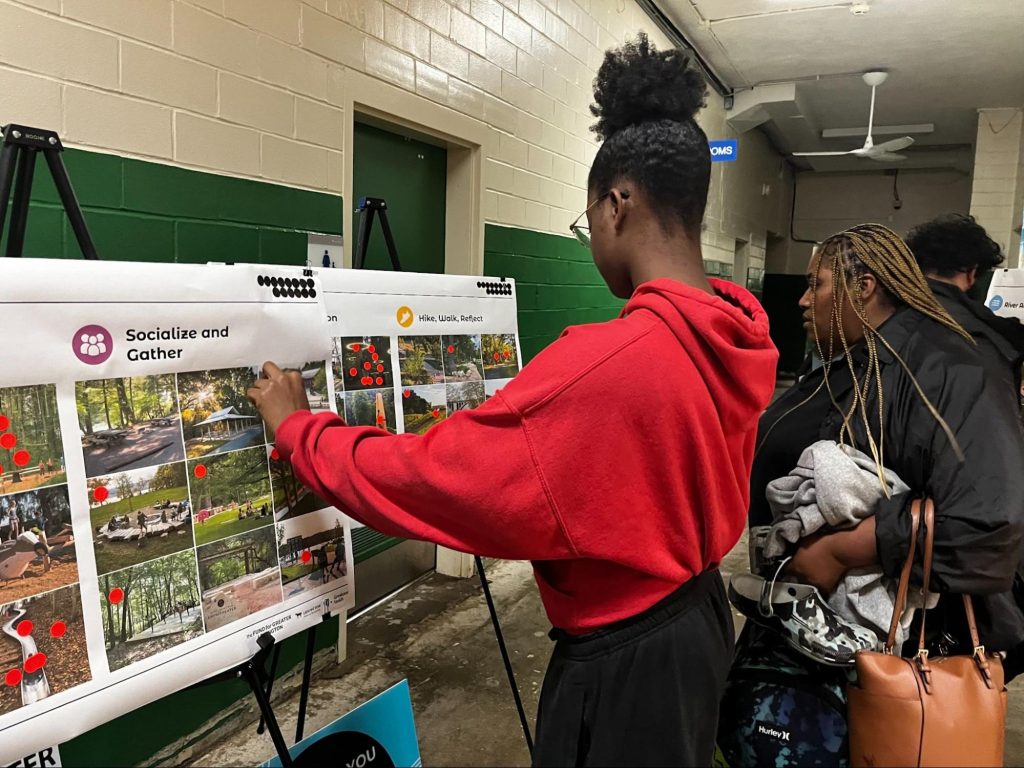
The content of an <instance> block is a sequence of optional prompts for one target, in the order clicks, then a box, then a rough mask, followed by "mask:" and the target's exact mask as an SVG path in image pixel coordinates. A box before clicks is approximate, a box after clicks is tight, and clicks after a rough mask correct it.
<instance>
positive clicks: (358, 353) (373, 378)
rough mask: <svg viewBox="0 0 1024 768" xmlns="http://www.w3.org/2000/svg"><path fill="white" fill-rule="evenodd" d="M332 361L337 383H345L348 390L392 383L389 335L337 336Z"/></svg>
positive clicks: (385, 385)
mask: <svg viewBox="0 0 1024 768" xmlns="http://www.w3.org/2000/svg"><path fill="white" fill-rule="evenodd" d="M331 364H332V365H333V366H334V381H335V384H336V385H341V386H343V387H344V389H345V391H346V392H352V391H355V390H360V389H372V388H375V387H390V386H392V385H393V379H392V372H391V339H389V338H388V337H387V336H346V337H344V338H340V339H334V354H333V355H332V358H331ZM339 388H340V387H339Z"/></svg>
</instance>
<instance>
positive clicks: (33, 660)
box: [25, 653, 46, 675]
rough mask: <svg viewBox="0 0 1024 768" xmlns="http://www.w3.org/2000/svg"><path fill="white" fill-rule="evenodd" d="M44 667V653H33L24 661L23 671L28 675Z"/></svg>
mask: <svg viewBox="0 0 1024 768" xmlns="http://www.w3.org/2000/svg"><path fill="white" fill-rule="evenodd" d="M45 666H46V654H45V653H33V654H32V655H31V656H29V657H28V658H27V659H25V671H26V672H28V673H29V674H30V675H31V674H33V673H34V672H38V671H39V670H40V669H42V668H43V667H45Z"/></svg>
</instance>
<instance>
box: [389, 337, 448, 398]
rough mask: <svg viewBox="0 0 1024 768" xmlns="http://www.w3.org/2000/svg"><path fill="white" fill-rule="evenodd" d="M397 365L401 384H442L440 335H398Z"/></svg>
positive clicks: (442, 370)
mask: <svg viewBox="0 0 1024 768" xmlns="http://www.w3.org/2000/svg"><path fill="white" fill-rule="evenodd" d="M398 367H399V370H400V371H401V373H402V384H403V385H405V386H412V385H415V384H443V383H444V364H443V363H442V362H441V337H440V336H400V337H399V338H398Z"/></svg>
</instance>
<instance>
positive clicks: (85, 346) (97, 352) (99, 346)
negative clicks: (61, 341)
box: [71, 325, 114, 365]
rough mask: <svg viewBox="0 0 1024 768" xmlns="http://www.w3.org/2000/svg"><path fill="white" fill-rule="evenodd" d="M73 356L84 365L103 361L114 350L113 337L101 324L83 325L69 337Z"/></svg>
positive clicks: (97, 363)
mask: <svg viewBox="0 0 1024 768" xmlns="http://www.w3.org/2000/svg"><path fill="white" fill-rule="evenodd" d="M71 349H72V350H74V352H75V357H77V358H78V359H79V360H81V361H82V362H83V363H85V364H86V365H99V364H100V363H105V362H106V361H107V360H108V359H109V358H110V356H111V355H112V354H113V352H114V339H113V338H112V337H111V335H110V331H108V330H107V329H106V328H104V327H103V326H102V325H83V326H82V327H81V328H79V329H78V330H77V331H75V335H74V337H73V338H72V339H71Z"/></svg>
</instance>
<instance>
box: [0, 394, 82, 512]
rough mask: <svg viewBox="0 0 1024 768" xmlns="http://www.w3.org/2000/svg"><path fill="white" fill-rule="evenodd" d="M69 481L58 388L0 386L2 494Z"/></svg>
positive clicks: (0, 485)
mask: <svg viewBox="0 0 1024 768" xmlns="http://www.w3.org/2000/svg"><path fill="white" fill-rule="evenodd" d="M66 480H67V475H66V474H65V472H64V449H63V447H62V444H61V440H60V422H59V420H58V419H57V389H56V387H55V386H54V385H53V384H37V385H33V386H29V387H4V388H2V389H0V494H4V493H11V492H14V491H27V490H28V489H30V488H38V487H40V486H43V485H56V484H57V483H63V482H65V481H66Z"/></svg>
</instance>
